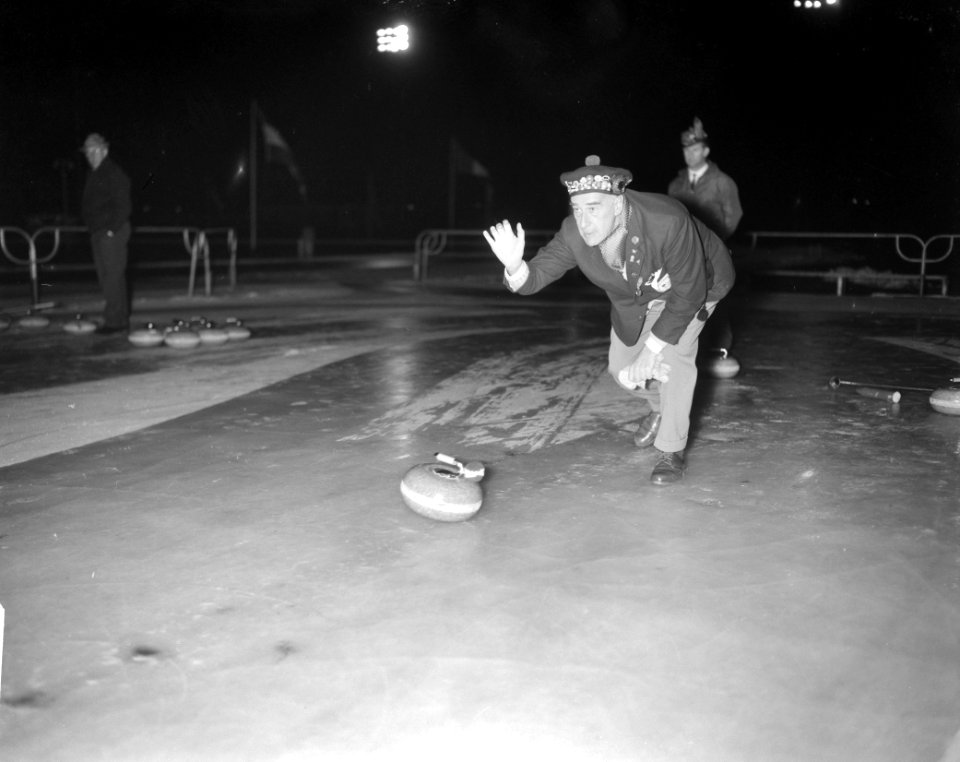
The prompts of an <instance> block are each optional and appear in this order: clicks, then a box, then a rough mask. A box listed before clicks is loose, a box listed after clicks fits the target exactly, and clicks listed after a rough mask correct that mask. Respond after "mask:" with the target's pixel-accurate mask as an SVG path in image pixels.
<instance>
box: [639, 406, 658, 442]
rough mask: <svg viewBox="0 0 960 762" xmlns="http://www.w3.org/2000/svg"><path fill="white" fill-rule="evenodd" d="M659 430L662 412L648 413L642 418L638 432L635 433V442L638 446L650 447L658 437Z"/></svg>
mask: <svg viewBox="0 0 960 762" xmlns="http://www.w3.org/2000/svg"><path fill="white" fill-rule="evenodd" d="M658 431H660V413H647V415H646V416H645V417H643V418H641V419H640V425H639V426H637V433H636V434H634V435H633V443H634V444H635V445H636V446H637V447H649V446H650V445H652V444H653V440H654V439H656V438H657V432H658Z"/></svg>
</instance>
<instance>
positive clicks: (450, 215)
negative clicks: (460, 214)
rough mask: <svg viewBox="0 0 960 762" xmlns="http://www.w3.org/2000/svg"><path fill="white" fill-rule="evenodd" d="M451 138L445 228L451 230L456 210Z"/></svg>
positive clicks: (455, 176) (454, 166) (454, 165)
mask: <svg viewBox="0 0 960 762" xmlns="http://www.w3.org/2000/svg"><path fill="white" fill-rule="evenodd" d="M454 151H455V147H454V142H453V138H450V155H449V156H448V158H447V165H448V167H447V228H448V229H449V230H453V220H454V217H455V212H456V208H457V202H456V194H457V167H456V156H455V155H454Z"/></svg>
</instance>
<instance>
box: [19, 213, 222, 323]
mask: <svg viewBox="0 0 960 762" xmlns="http://www.w3.org/2000/svg"><path fill="white" fill-rule="evenodd" d="M64 234H68V235H75V234H84V235H86V234H88V230H87V228H85V227H82V226H77V225H44V226H42V227H39V228H37V229H36V230H34V231H33V232H32V233H31V232H27V231H26V230H24V229H23V228H19V227H13V226H0V250H2V251H3V254H4V256H5V257H6V258H7V259H8V260H9V261H10V262H12V263H13V264H15V265H22V266H25V267H27V268H28V269H29V274H30V286H31V299H32V302H31V303H32V305H33V307H34V308H35V309H38V308H39V307H40V306H41V302H40V266H41V265H45V264H48V263H49V262H51V261H52V260H53V258H54V257H55V256H56V255H57V252H58V251H59V249H60V242H61V237H62V236H63V235H64ZM133 235H136V236H140V235H176V236H179V237H180V238H181V240H182V241H183V246H184V248H185V249H186V251H187V254H188V255H189V256H190V274H189V280H188V282H187V296H189V297H192V296H193V295H194V291H195V289H196V279H197V266H198V264H200V263H201V262H202V263H203V276H204V293H205V294H206V295H207V296H210V294H211V293H212V291H213V277H212V276H213V274H212V270H211V263H210V239H211V237H212V236H214V235H223V236H224V237H225V240H226V245H227V250H228V252H229V255H230V262H229V271H230V272H229V278H230V287H231V288H233V287H234V286H236V282H237V235H236V232H235V231H234V229H233V228H195V227H167V226H149V225H145V226H138V227H135V228H134V229H133V231H132V233H131V236H133ZM17 236H19V237H20V238H22V239H23V240H24V241H25V242H26V249H27V253H26V257H25V258H24V257H20V256H17V255H16V254H14V253H13V252H12V251H11V250H10V247H9V246H8V243H9V242H10V239H11V238H14V237H17ZM47 237H49V238H50V239H51V240H50V243H49V244H48V245H49V251H46V252H45V253H43V254H40V253H39V250H40V242H41V239H43V240H45V239H46V238H47Z"/></svg>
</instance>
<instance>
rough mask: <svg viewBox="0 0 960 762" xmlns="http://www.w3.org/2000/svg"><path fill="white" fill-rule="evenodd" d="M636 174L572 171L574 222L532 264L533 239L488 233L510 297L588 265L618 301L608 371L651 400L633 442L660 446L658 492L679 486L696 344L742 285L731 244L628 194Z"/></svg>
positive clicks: (591, 161) (678, 209) (592, 159)
mask: <svg viewBox="0 0 960 762" xmlns="http://www.w3.org/2000/svg"><path fill="white" fill-rule="evenodd" d="M632 179H633V176H632V175H631V174H630V172H629V171H627V170H625V169H617V168H615V167H605V166H602V165H601V164H600V159H599V158H598V157H597V156H588V157H587V161H586V166H584V167H581V168H580V169H576V170H573V171H572V172H566V173H564V174H562V175H561V176H560V181H561V182H562V183H563V185H564V187H565V188H566V189H567V193H568V194H569V196H570V211H571V214H570V216H568V217H567V218H566V219H564V221H563V223H562V225H561V227H560V230H559V231H558V232H557V233H556V235H554V237H553V239H552V240H551V241H550V242H549V243H548V244H547V245H546V246H543V247H542V248H541V249H540V250H539V251H538V252H537V254H536V256H534V257H533V258H532V259H530V261H529V262H527V261H525V260H524V259H523V249H524V244H525V236H524V231H523V226H522V225H521V224H519V223H517V226H516V230H515V231H514V229H513V227H512V226H511V224H510V222H509V221H508V220H504V221H503V222H501V223H498V224H496V225H494V226H493V227H491V228H490V229H489V230H485V231H484V233H483V235H484V237H485V238H486V239H487V243H489V244H490V248H491V249H493V253H494V254H496V256H497V259H499V260H500V262H501V263H502V264H503V266H504V268H505V274H504V281H505V283H506V285H507V286H508V287H509V288H510V290H511V291H514V292H516V293H519V294H533V293H536V292H537V291H539V290H540V289H542V288H544V287H545V286H546V285H548V284H550V283H552V282H553V281H555V280H557V279H558V278H560V277H561V276H562V275H563V274H564V273H565V272H567V271H568V270H571V269H573V268H574V267H579V268H580V270H581V271H582V272H583V274H584V275H585V276H586V277H587V278H588V279H589V280H590V281H591V282H593V283H594V284H595V285H597V286H599V287H600V288H602V289H603V290H604V291H605V292H606V294H607V297H608V298H609V299H610V303H611V310H610V320H611V324H612V327H611V331H610V350H609V355H608V358H609V359H608V370H609V371H610V373H611V374H612V375H613V377H614V378H615V379H617V383H618V384H619V385H620V386H621V387H623V388H624V389H628V390H630V391H631V392H632V393H634V394H636V395H639V396H642V397H644V398H646V399H647V401H648V402H649V404H650V408H651V412H650V413H649V414H648V415H646V416H645V417H644V418H643V419H642V420H641V421H640V425H639V427H638V429H637V433H636V435H635V437H634V442H635V443H636V445H637V446H638V447H649V446H650V445H654V446H655V448H656V454H657V458H656V462H655V464H654V467H653V473H652V474H651V476H650V479H651V481H652V482H653V483H654V484H658V485H665V484H672V483H673V482H676V481H678V480H679V479H680V478H681V477H682V476H683V471H684V451H685V449H686V447H687V437H688V434H689V430H690V409H691V406H692V403H693V393H694V389H695V387H696V383H697V366H696V358H697V338H698V336H699V335H700V331H701V329H702V328H703V324H704V322H705V321H706V320H707V318H709V316H710V315H711V313H712V312H713V310H714V308H715V307H716V305H717V302H718V301H719V300H720V299H722V298H723V297H724V296H725V295H726V294H727V292H728V291H729V290H730V288H731V287H732V286H733V281H734V271H733V263H732V262H731V260H730V254H729V252H728V251H727V248H726V246H724V244H723V242H722V241H721V240H720V239H719V238H718V237H717V236H716V235H715V234H714V233H712V232H711V231H710V230H709V229H708V228H707V227H706V226H705V225H704V224H703V223H701V222H699V221H698V220H696V219H694V218H693V217H691V216H690V214H689V212H687V210H686V208H685V207H684V206H683V204H681V203H680V202H679V201H676V200H675V199H672V198H670V197H668V196H664V195H661V194H656V193H640V192H637V191H632V190H627V185H628V184H629V183H630V181H631V180H632Z"/></svg>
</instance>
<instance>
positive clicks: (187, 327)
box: [127, 317, 250, 349]
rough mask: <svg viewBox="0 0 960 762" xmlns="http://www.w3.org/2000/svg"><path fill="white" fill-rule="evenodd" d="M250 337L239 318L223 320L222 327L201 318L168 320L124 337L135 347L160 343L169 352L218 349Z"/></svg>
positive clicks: (149, 324)
mask: <svg viewBox="0 0 960 762" xmlns="http://www.w3.org/2000/svg"><path fill="white" fill-rule="evenodd" d="M249 338H250V329H249V328H247V326H245V325H244V324H243V321H242V320H240V319H239V318H234V317H230V318H227V319H226V320H225V321H224V322H223V324H222V325H218V324H217V323H215V322H213V321H212V320H207V319H206V318H204V317H193V318H190V320H179V319H177V320H172V321H171V322H170V324H169V325H166V326H163V327H161V326H158V325H157V324H156V323H147V324H145V325H144V326H143V327H142V328H137V329H135V330H133V331H130V333H129V334H128V336H127V339H128V340H129V341H130V343H131V344H133V345H134V346H136V347H158V346H160V345H161V344H162V345H165V346H168V347H172V348H173V349H193V348H194V347H198V346H201V345H205V346H219V345H220V344H226V343H227V342H228V341H242V340H244V339H249Z"/></svg>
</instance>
